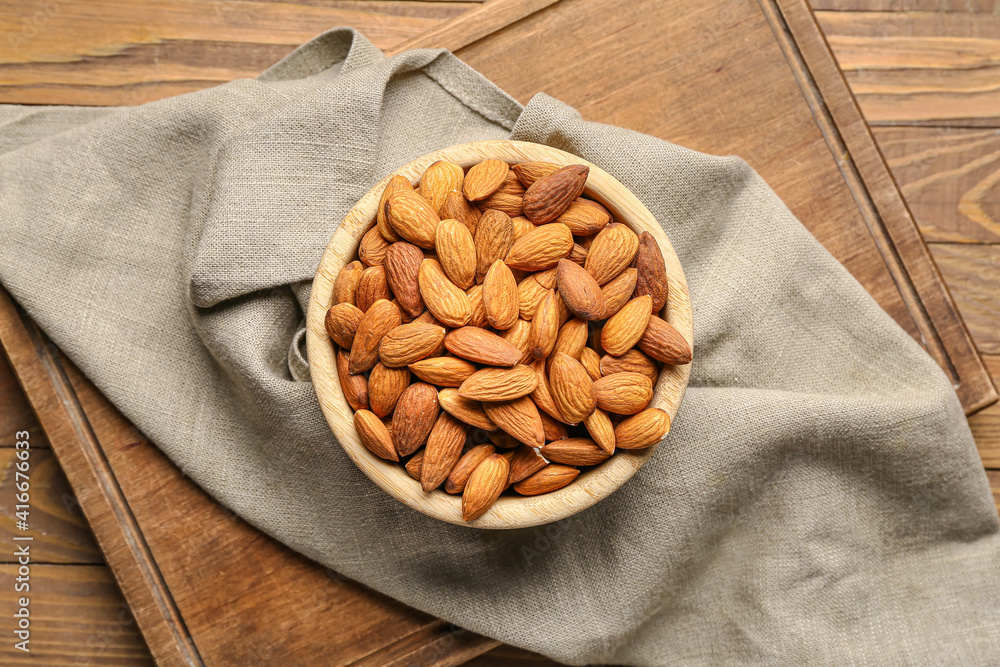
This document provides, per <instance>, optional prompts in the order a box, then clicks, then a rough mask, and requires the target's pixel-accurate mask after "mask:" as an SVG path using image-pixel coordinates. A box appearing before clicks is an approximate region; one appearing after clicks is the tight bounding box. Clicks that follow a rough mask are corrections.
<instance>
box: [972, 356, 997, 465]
mask: <svg viewBox="0 0 1000 667" xmlns="http://www.w3.org/2000/svg"><path fill="white" fill-rule="evenodd" d="M983 361H985V362H986V366H987V368H989V369H990V373H991V374H992V375H993V377H994V378H1000V355H996V354H990V355H984V356H983ZM969 427H970V428H971V429H972V437H974V438H975V439H976V448H977V449H979V457H980V458H981V459H982V460H983V465H984V466H986V467H987V468H1000V403H995V404H993V405H991V406H990V407H988V408H986V409H985V410H980V411H979V412H977V413H976V414H974V415H970V416H969Z"/></svg>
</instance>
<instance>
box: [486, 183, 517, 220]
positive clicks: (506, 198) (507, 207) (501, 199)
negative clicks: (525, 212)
mask: <svg viewBox="0 0 1000 667" xmlns="http://www.w3.org/2000/svg"><path fill="white" fill-rule="evenodd" d="M522 201H523V200H522V198H521V195H514V194H508V193H506V192H503V191H502V190H498V191H497V192H494V193H493V194H491V195H490V196H489V197H487V198H486V199H484V200H483V201H481V202H479V207H480V208H481V209H482V210H484V211H487V210H491V211H500V212H501V213H505V214H506V215H508V216H510V217H511V218H516V217H517V216H519V215H521V213H522V208H521V205H522Z"/></svg>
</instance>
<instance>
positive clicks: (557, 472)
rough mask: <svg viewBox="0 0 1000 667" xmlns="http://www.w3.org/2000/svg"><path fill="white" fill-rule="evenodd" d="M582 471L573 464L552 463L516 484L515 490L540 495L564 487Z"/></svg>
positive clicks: (524, 494)
mask: <svg viewBox="0 0 1000 667" xmlns="http://www.w3.org/2000/svg"><path fill="white" fill-rule="evenodd" d="M579 474H580V471H579V470H577V469H576V468H573V467H572V466H565V465H560V464H558V463H550V464H549V465H547V466H545V467H544V468H542V469H541V470H539V471H538V472H536V473H535V474H534V475H532V476H530V477H528V478H527V479H524V480H521V481H520V482H518V483H517V484H515V485H514V490H515V491H517V492H518V493H520V494H521V495H522V496H538V495H541V494H543V493H551V492H552V491H558V490H559V489H561V488H563V487H564V486H566V485H567V484H569V483H570V482H572V481H573V480H574V479H576V478H577V476H579Z"/></svg>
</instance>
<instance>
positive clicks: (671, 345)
mask: <svg viewBox="0 0 1000 667" xmlns="http://www.w3.org/2000/svg"><path fill="white" fill-rule="evenodd" d="M639 349H640V350H642V351H643V352H645V353H646V354H648V355H649V356H651V357H652V358H653V359H656V360H657V361H662V362H663V363H665V364H674V365H676V364H689V363H691V356H692V355H691V346H690V345H689V344H688V342H687V341H686V340H685V339H684V336H682V335H681V333H680V332H679V331H677V329H675V328H674V327H673V325H671V324H670V323H669V322H667V321H666V320H663V319H660V318H659V317H657V316H656V315H653V316H652V317H650V318H649V324H647V325H646V331H645V333H643V334H642V338H640V339H639Z"/></svg>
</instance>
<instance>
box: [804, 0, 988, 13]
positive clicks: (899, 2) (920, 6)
mask: <svg viewBox="0 0 1000 667" xmlns="http://www.w3.org/2000/svg"><path fill="white" fill-rule="evenodd" d="M809 4H810V5H811V6H812V8H813V9H814V10H817V11H819V10H831V11H855V12H961V13H968V14H995V13H996V11H997V3H996V0H809Z"/></svg>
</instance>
